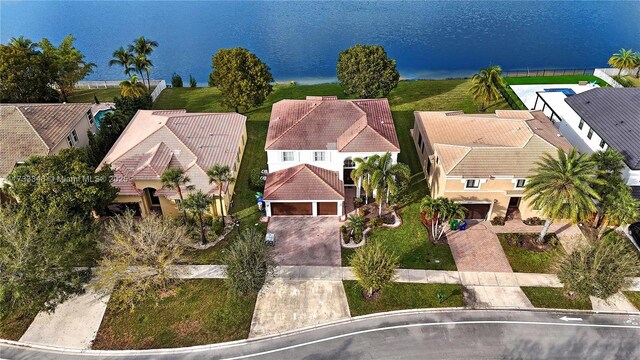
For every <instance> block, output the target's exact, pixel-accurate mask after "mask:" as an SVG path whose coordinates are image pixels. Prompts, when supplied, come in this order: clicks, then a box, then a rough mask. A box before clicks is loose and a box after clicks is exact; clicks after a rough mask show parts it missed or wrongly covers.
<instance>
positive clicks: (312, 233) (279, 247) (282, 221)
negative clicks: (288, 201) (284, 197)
mask: <svg viewBox="0 0 640 360" xmlns="http://www.w3.org/2000/svg"><path fill="white" fill-rule="evenodd" d="M340 225H341V223H340V221H338V218H337V217H322V216H320V217H311V216H309V217H302V216H300V217H294V216H291V217H272V218H271V219H269V225H268V226H267V232H271V233H274V234H275V238H276V245H275V252H276V261H277V262H278V264H279V265H315V266H340V264H341V263H342V261H341V255H340V254H341V251H340V237H339V236H340Z"/></svg>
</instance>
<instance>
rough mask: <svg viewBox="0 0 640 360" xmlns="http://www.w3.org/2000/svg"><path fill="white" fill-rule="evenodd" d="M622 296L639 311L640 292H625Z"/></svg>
mask: <svg viewBox="0 0 640 360" xmlns="http://www.w3.org/2000/svg"><path fill="white" fill-rule="evenodd" d="M624 295H625V296H626V297H627V299H629V301H631V303H632V304H633V306H635V307H636V309H638V310H640V291H625V292H624Z"/></svg>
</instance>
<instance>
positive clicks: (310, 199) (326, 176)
mask: <svg viewBox="0 0 640 360" xmlns="http://www.w3.org/2000/svg"><path fill="white" fill-rule="evenodd" d="M265 150H266V152H267V161H268V167H269V174H268V175H267V181H266V185H265V191H264V196H263V199H264V202H265V210H266V213H267V216H277V215H311V216H319V215H333V216H344V215H345V209H344V202H345V194H347V195H346V196H347V198H348V197H349V196H350V195H349V194H353V195H351V197H353V196H354V195H359V190H360V189H357V186H356V184H354V182H353V180H352V179H351V171H353V169H354V168H355V164H354V162H353V159H355V158H357V157H360V158H366V157H368V156H371V155H374V154H379V155H383V154H385V153H387V152H389V153H391V154H392V156H393V160H394V161H396V160H397V156H398V153H399V152H400V145H399V143H398V137H397V134H396V130H395V126H394V124H393V118H392V116H391V109H390V108H389V102H388V101H387V99H367V100H338V99H337V98H336V97H335V96H308V97H307V98H306V100H282V101H279V102H277V103H275V104H274V105H273V109H272V111H271V120H270V122H269V130H268V133H267V140H266V144H265Z"/></svg>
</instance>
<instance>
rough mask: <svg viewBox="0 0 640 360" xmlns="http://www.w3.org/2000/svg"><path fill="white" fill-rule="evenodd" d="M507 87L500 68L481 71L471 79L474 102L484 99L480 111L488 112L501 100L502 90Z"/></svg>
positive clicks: (495, 67)
mask: <svg viewBox="0 0 640 360" xmlns="http://www.w3.org/2000/svg"><path fill="white" fill-rule="evenodd" d="M504 86H505V81H504V79H503V78H502V69H501V68H500V66H489V67H488V68H486V69H481V70H480V72H479V73H477V74H474V75H473V77H472V78H471V88H470V89H469V93H471V95H472V96H473V100H478V99H482V107H481V108H480V111H486V110H487V108H489V107H490V106H491V104H492V103H494V102H496V101H498V100H500V96H501V95H500V89H501V88H503V87H504Z"/></svg>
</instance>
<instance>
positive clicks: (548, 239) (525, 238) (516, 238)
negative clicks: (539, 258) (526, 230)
mask: <svg viewBox="0 0 640 360" xmlns="http://www.w3.org/2000/svg"><path fill="white" fill-rule="evenodd" d="M507 235H509V236H506V240H507V243H508V244H509V245H511V246H518V247H520V248H523V249H525V250H529V251H535V252H545V251H549V250H551V249H553V248H555V246H556V244H557V238H556V236H555V234H547V235H546V236H545V237H544V239H545V242H544V243H543V244H540V243H538V234H507Z"/></svg>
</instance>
